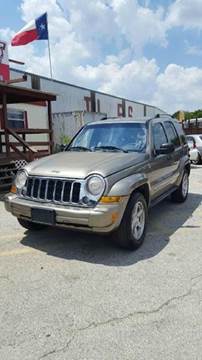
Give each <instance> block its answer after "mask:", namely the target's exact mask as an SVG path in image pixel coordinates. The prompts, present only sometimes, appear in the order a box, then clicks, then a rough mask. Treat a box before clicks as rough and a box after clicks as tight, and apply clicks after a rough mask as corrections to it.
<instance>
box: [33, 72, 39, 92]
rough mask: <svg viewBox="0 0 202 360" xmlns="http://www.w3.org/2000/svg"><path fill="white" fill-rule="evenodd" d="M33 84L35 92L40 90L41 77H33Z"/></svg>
mask: <svg viewBox="0 0 202 360" xmlns="http://www.w3.org/2000/svg"><path fill="white" fill-rule="evenodd" d="M31 83H32V89H34V90H40V89H41V84H40V77H39V76H37V75H32V76H31Z"/></svg>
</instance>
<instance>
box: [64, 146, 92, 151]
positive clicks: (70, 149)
mask: <svg viewBox="0 0 202 360" xmlns="http://www.w3.org/2000/svg"><path fill="white" fill-rule="evenodd" d="M75 150H76V151H92V150H91V149H89V148H87V147H85V146H72V147H70V148H69V149H67V151H75Z"/></svg>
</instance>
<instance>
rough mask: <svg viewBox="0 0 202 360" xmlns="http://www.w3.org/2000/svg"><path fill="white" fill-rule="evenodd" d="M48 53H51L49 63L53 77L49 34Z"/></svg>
mask: <svg viewBox="0 0 202 360" xmlns="http://www.w3.org/2000/svg"><path fill="white" fill-rule="evenodd" d="M48 54H49V65H50V77H51V79H52V78H53V68H52V61H51V51H50V41H49V35H48Z"/></svg>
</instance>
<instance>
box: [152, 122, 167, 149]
mask: <svg viewBox="0 0 202 360" xmlns="http://www.w3.org/2000/svg"><path fill="white" fill-rule="evenodd" d="M153 141H154V148H155V150H158V149H160V147H161V145H163V144H166V143H167V142H168V139H167V137H166V134H165V131H164V128H163V126H162V124H161V123H156V124H154V125H153Z"/></svg>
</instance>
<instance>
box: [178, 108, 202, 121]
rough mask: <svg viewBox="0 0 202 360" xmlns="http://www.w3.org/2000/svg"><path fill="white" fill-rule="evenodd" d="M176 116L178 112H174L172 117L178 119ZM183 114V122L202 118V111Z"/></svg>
mask: <svg viewBox="0 0 202 360" xmlns="http://www.w3.org/2000/svg"><path fill="white" fill-rule="evenodd" d="M178 114H179V111H176V112H175V113H174V114H173V117H174V118H178ZM184 114H185V120H188V119H196V118H202V109H198V110H195V111H184Z"/></svg>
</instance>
